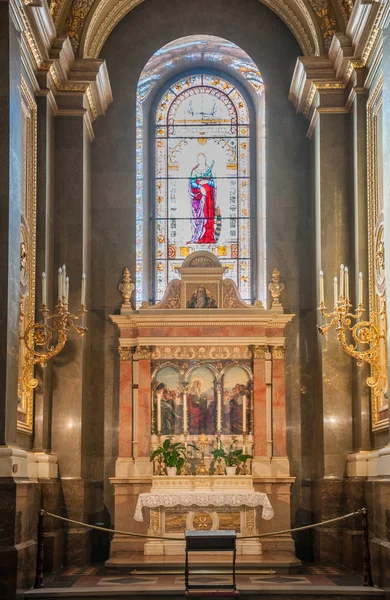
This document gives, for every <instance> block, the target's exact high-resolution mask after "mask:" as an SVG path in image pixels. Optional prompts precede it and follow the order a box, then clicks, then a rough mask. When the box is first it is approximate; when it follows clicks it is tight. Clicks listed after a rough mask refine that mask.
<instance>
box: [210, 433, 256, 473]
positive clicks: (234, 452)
mask: <svg viewBox="0 0 390 600" xmlns="http://www.w3.org/2000/svg"><path fill="white" fill-rule="evenodd" d="M219 443H220V447H219V448H216V449H215V450H213V451H212V452H211V454H212V455H213V456H214V461H216V460H217V459H219V458H223V459H224V461H225V465H226V475H235V474H236V470H237V467H238V465H239V464H240V463H244V464H245V462H246V461H247V460H248V459H249V458H253V456H251V454H244V453H243V450H242V448H237V447H236V444H237V443H238V440H233V442H232V443H231V444H230V446H229V448H228V451H227V452H226V450H225V449H224V448H223V446H222V444H221V441H220V442H219Z"/></svg>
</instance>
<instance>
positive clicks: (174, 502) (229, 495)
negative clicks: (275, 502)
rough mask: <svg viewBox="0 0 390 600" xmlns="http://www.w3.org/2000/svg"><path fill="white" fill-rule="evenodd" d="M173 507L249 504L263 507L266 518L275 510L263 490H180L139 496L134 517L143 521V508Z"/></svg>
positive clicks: (271, 515) (270, 516)
mask: <svg viewBox="0 0 390 600" xmlns="http://www.w3.org/2000/svg"><path fill="white" fill-rule="evenodd" d="M144 506H145V507H146V508H152V509H153V508H160V507H164V508H172V507H174V506H186V507H191V506H197V507H202V508H205V507H206V506H216V507H221V506H235V507H239V506H247V507H249V508H256V507H257V506H262V507H263V513H262V517H263V519H265V520H267V521H268V520H269V519H272V517H273V516H274V511H273V508H272V506H271V502H270V501H269V499H268V496H267V494H263V493H261V492H242V493H236V492H179V493H176V494H172V493H162V492H159V493H154V494H153V493H145V494H140V495H139V496H138V502H137V506H136V507H135V513H134V519H135V520H136V521H139V522H142V521H143V520H144V519H143V515H142V509H143V508H144Z"/></svg>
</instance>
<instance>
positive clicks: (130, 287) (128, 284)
mask: <svg viewBox="0 0 390 600" xmlns="http://www.w3.org/2000/svg"><path fill="white" fill-rule="evenodd" d="M118 288H119V291H120V293H121V294H122V297H123V304H122V306H131V302H130V299H131V295H132V293H133V291H134V288H135V285H134V283H133V282H132V281H131V275H130V271H129V269H128V268H127V267H126V268H125V269H124V271H123V276H122V281H121V283H120V284H119V286H118Z"/></svg>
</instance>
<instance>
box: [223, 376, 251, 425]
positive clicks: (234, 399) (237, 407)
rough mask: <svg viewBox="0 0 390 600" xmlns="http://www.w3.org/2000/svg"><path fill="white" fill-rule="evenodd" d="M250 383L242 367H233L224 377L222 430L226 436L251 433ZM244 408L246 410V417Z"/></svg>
mask: <svg viewBox="0 0 390 600" xmlns="http://www.w3.org/2000/svg"><path fill="white" fill-rule="evenodd" d="M249 383H250V381H249V376H248V373H247V372H246V371H245V370H244V369H242V368H240V367H232V368H231V369H228V370H227V371H226V373H225V375H224V378H223V415H222V429H223V433H225V434H233V435H234V434H242V433H243V432H245V433H248V431H249V427H250V420H249V419H250V385H249ZM244 408H246V410H245V415H244V412H243V411H244Z"/></svg>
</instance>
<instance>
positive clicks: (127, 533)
mask: <svg viewBox="0 0 390 600" xmlns="http://www.w3.org/2000/svg"><path fill="white" fill-rule="evenodd" d="M365 510H366V509H365V508H361V509H360V510H357V511H356V512H352V513H348V514H346V515H343V516H342V517H335V518H334V519H327V520H326V521H321V522H320V523H313V524H312V525H303V526H302V527H294V528H292V529H282V530H280V531H272V532H270V533H262V534H258V535H247V536H243V537H240V538H238V539H240V540H253V539H259V538H268V537H273V536H276V535H282V534H284V533H294V532H296V531H305V530H307V529H315V528H316V527H322V526H323V525H329V524H330V523H337V522H338V521H344V519H350V518H351V517H356V516H357V515H362V514H363V511H365ZM42 512H43V513H44V514H45V515H47V516H48V517H53V518H54V519H59V520H60V521H65V522H67V523H73V524H74V525H81V527H86V528H88V529H96V530H97V531H105V532H106V533H118V534H120V535H124V536H127V537H136V538H146V539H149V540H172V541H175V542H177V540H178V538H177V537H167V536H165V537H164V536H158V535H147V534H145V533H131V532H130V531H120V530H119V529H109V528H108V527H100V526H99V525H88V524H87V523H83V522H82V521H75V520H74V519H67V518H66V517H60V516H59V515H56V514H54V513H50V512H48V511H46V510H43V511H42Z"/></svg>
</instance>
